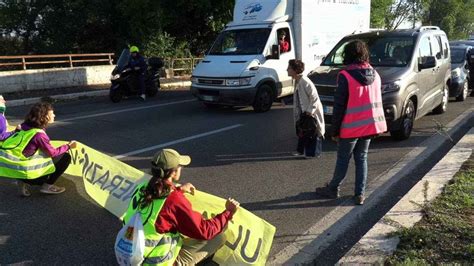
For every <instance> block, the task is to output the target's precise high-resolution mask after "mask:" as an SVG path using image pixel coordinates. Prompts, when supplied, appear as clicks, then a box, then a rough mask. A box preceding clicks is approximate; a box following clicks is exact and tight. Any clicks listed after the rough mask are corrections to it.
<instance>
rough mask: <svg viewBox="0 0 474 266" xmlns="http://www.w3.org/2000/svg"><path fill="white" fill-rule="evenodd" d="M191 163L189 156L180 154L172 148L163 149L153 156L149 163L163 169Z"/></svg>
mask: <svg viewBox="0 0 474 266" xmlns="http://www.w3.org/2000/svg"><path fill="white" fill-rule="evenodd" d="M190 163H191V157H189V156H187V155H181V154H179V153H178V152H177V151H175V150H173V149H163V150H161V151H159V152H157V153H155V155H154V156H153V159H152V160H151V164H152V165H153V166H155V167H158V168H161V169H163V170H168V169H173V168H177V167H178V166H180V165H183V166H184V165H188V164H190Z"/></svg>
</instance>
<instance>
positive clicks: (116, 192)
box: [52, 141, 275, 265]
mask: <svg viewBox="0 0 474 266" xmlns="http://www.w3.org/2000/svg"><path fill="white" fill-rule="evenodd" d="M52 143H53V145H54V146H59V145H61V144H64V143H65V142H64V141H53V142H52ZM70 154H71V157H72V160H71V164H70V165H69V167H68V169H67V170H66V174H68V175H71V176H78V177H82V179H83V180H84V186H85V190H86V192H87V194H88V195H89V196H90V197H91V198H92V199H94V200H95V201H96V202H97V203H98V204H99V205H100V206H102V207H104V208H106V209H107V210H108V211H110V212H111V213H112V214H114V215H115V216H117V217H118V218H120V219H122V218H123V217H124V214H125V212H126V210H127V207H128V204H129V201H130V198H131V196H132V194H133V192H134V191H135V188H136V187H137V186H138V185H139V184H141V183H142V182H145V181H147V180H149V179H150V178H151V176H150V175H149V174H146V173H144V172H142V171H140V170H138V169H135V168H133V167H131V166H129V165H127V164H125V163H123V162H121V161H119V160H117V159H115V158H112V157H110V156H108V155H106V154H103V153H101V152H99V151H97V150H95V149H93V148H90V147H88V146H86V145H84V144H82V143H78V145H77V147H76V148H75V149H72V150H71V151H70ZM186 197H187V198H188V199H189V201H190V202H191V204H192V206H193V209H194V210H195V211H198V212H200V213H202V214H203V216H204V217H206V218H210V217H213V216H214V215H216V214H218V213H221V212H222V211H223V210H224V208H225V200H224V199H222V198H219V197H216V196H213V195H210V194H207V193H204V192H201V191H197V190H196V191H195V194H194V195H191V194H188V193H186ZM224 235H225V238H226V243H225V245H224V246H223V247H222V248H220V249H219V250H218V251H217V252H216V254H215V255H214V257H213V260H214V261H215V262H216V263H219V264H223V265H265V262H266V260H267V258H268V254H269V252H270V248H271V246H272V242H273V236H274V235H275V227H274V226H273V225H271V224H269V223H268V222H266V221H265V220H263V219H261V218H259V217H257V216H256V215H254V214H252V213H251V212H249V211H247V210H245V209H244V208H242V207H241V208H239V210H238V211H237V212H236V213H235V215H234V217H233V219H232V221H230V222H229V224H228V226H227V228H226V230H225V232H224Z"/></svg>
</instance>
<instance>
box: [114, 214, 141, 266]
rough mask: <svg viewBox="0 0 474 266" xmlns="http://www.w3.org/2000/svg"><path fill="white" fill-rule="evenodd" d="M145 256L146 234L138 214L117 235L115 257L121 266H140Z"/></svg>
mask: <svg viewBox="0 0 474 266" xmlns="http://www.w3.org/2000/svg"><path fill="white" fill-rule="evenodd" d="M144 254H145V232H144V230H143V224H142V219H141V218H140V213H136V214H135V215H133V217H132V218H131V219H130V221H128V223H127V224H126V225H124V226H123V227H122V229H121V230H120V231H119V232H118V234H117V239H116V240H115V257H116V258H117V262H118V264H119V265H140V264H141V263H142V262H143V257H144Z"/></svg>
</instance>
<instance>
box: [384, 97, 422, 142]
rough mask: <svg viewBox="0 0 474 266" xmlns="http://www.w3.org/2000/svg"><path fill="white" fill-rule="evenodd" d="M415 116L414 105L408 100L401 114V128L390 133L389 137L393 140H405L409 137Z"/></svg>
mask: <svg viewBox="0 0 474 266" xmlns="http://www.w3.org/2000/svg"><path fill="white" fill-rule="evenodd" d="M415 114H416V110H415V104H414V103H413V101H412V100H411V99H409V100H408V102H407V104H406V106H405V109H404V112H403V116H402V125H401V127H400V128H399V129H398V130H392V131H390V135H391V136H392V138H393V139H396V140H405V139H408V138H409V137H410V135H411V131H412V130H413V123H414V122H415Z"/></svg>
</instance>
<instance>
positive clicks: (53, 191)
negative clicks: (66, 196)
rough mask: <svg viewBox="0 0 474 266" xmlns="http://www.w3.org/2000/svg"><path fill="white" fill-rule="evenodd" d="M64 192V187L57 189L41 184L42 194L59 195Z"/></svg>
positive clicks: (56, 187)
mask: <svg viewBox="0 0 474 266" xmlns="http://www.w3.org/2000/svg"><path fill="white" fill-rule="evenodd" d="M64 191H66V188H64V187H58V186H55V185H49V184H46V183H45V184H43V186H42V187H41V190H40V192H41V193H44V194H61V193H63V192H64Z"/></svg>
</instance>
